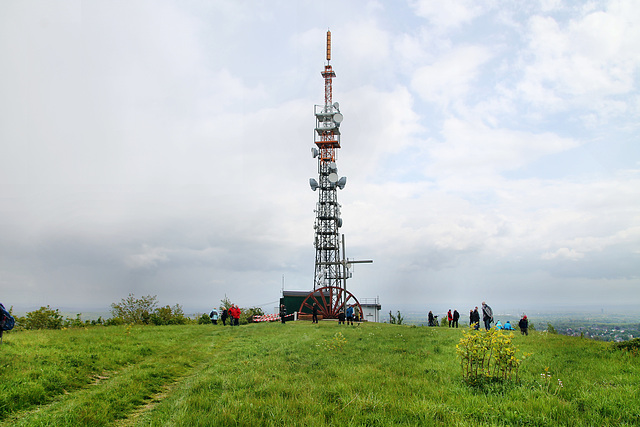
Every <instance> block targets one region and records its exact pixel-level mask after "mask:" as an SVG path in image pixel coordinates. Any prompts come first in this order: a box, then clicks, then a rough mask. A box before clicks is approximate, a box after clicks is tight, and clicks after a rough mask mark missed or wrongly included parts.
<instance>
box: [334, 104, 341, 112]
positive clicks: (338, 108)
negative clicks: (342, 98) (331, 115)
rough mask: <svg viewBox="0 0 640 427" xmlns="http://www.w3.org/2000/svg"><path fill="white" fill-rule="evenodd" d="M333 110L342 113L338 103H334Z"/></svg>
mask: <svg viewBox="0 0 640 427" xmlns="http://www.w3.org/2000/svg"><path fill="white" fill-rule="evenodd" d="M333 108H335V109H336V110H338V111H340V104H338V102H334V103H333Z"/></svg>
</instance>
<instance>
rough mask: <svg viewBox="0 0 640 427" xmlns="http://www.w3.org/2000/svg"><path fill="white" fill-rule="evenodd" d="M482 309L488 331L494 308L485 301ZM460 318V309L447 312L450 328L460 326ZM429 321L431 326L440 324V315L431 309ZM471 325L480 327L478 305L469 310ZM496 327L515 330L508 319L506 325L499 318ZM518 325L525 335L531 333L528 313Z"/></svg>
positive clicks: (483, 321) (483, 319)
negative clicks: (434, 313)
mask: <svg viewBox="0 0 640 427" xmlns="http://www.w3.org/2000/svg"><path fill="white" fill-rule="evenodd" d="M481 311H482V323H483V324H484V328H485V330H487V331H488V330H489V329H491V324H492V323H494V321H493V310H492V309H491V307H490V306H489V305H488V304H487V303H486V302H484V301H483V302H482V309H481ZM459 318H460V314H459V313H458V310H453V312H451V309H449V311H448V312H447V321H448V323H449V327H450V328H454V327H455V328H457V327H458V319H459ZM428 321H429V326H438V316H434V315H433V312H431V311H429V316H428ZM469 325H470V326H472V327H473V328H474V329H475V330H478V329H480V310H478V307H477V306H476V307H475V309H472V310H469ZM495 327H496V329H500V330H506V331H513V330H515V329H514V328H513V326H512V325H511V322H510V321H508V320H507V321H506V322H505V323H504V325H503V324H502V323H501V322H500V321H499V320H498V322H497V323H496V325H495ZM518 327H519V328H520V332H521V333H522V334H523V335H529V320H528V319H527V316H526V315H523V317H522V318H521V319H520V322H518Z"/></svg>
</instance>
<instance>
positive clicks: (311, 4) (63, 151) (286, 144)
mask: <svg viewBox="0 0 640 427" xmlns="http://www.w3.org/2000/svg"><path fill="white" fill-rule="evenodd" d="M639 22H640V3H638V2H637V1H635V0H619V1H618V0H613V1H560V0H557V1H554V0H541V1H526V2H523V1H515V0H514V1H502V0H501V1H498V0H496V1H476V0H469V1H446V2H445V1H435V0H434V1H430V0H412V1H396V0H393V1H347V2H345V1H343V0H336V1H334V0H324V1H302V0H300V1H278V0H271V1H184V0H180V1H158V0H153V1H138V0H133V1H132V0H126V1H66V0H61V1H55V2H53V1H31V0H29V1H25V0H2V1H0V64H1V66H0V302H2V303H4V304H5V305H6V306H13V307H14V309H15V310H17V311H20V310H28V309H31V308H33V307H35V308H37V307H40V306H42V305H50V306H51V307H52V308H61V309H63V308H73V309H77V310H80V311H82V310H85V311H89V310H108V308H109V305H110V304H111V303H113V302H118V301H120V300H121V299H122V298H125V297H126V296H127V295H128V294H129V293H130V292H133V293H134V294H135V295H136V296H142V295H157V296H158V303H159V304H161V305H166V304H170V305H174V304H176V303H177V304H181V305H182V306H183V308H184V310H185V312H188V313H190V312H198V311H207V310H208V309H209V308H210V307H212V306H214V305H218V304H219V302H220V300H221V299H222V298H223V297H224V296H225V295H226V296H227V297H229V298H230V299H231V300H232V301H233V302H236V303H238V304H239V305H240V306H243V307H249V306H263V308H265V310H266V311H271V310H272V307H274V306H275V303H274V301H277V300H278V298H279V297H280V294H281V289H282V286H283V282H284V288H285V289H287V290H310V289H311V287H312V286H313V270H314V265H313V264H314V258H315V249H314V247H313V238H314V234H313V233H314V230H313V223H314V215H315V214H314V208H315V204H316V202H317V198H318V193H317V192H313V191H311V189H310V187H309V178H312V177H315V178H317V163H316V162H317V160H316V159H313V158H312V157H311V147H312V146H314V143H313V128H314V125H315V118H314V115H313V111H314V110H313V106H314V104H322V103H324V81H323V79H322V76H321V74H320V73H321V71H322V70H323V67H324V65H325V33H326V31H327V29H330V30H331V32H332V39H333V56H332V61H331V65H332V66H333V69H334V70H335V72H336V74H337V77H336V79H335V80H334V87H333V99H334V101H338V102H339V103H340V109H341V111H342V113H343V115H344V121H343V123H342V126H341V130H342V139H341V142H342V148H341V149H340V150H339V152H338V161H337V163H338V167H339V169H340V175H344V176H347V179H348V181H347V185H346V187H345V189H344V190H342V191H339V193H338V200H339V202H340V203H341V204H342V216H343V220H344V225H343V227H342V229H341V231H342V233H344V234H345V240H346V250H347V256H348V257H350V258H355V259H373V260H374V263H373V264H359V265H356V267H355V270H354V271H353V278H352V279H350V280H349V282H348V287H349V290H350V291H351V292H353V293H354V295H355V296H356V297H357V298H359V299H363V298H375V297H377V296H379V297H380V302H381V304H382V307H383V312H386V311H387V310H389V309H395V308H396V307H405V306H407V305H408V304H413V305H414V306H418V307H424V309H425V310H428V309H431V308H432V307H433V308H434V309H440V308H445V309H446V308H448V307H451V308H458V309H459V310H460V311H461V312H462V313H463V314H464V312H465V310H468V309H469V308H470V307H472V306H475V305H479V304H480V302H482V301H483V300H486V301H487V302H488V303H489V304H490V305H492V306H493V307H494V310H496V309H498V310H509V309H521V308H529V307H532V308H533V307H535V308H544V307H548V306H555V305H565V306H572V305H573V306H577V305H585V304H587V305H594V306H610V305H623V304H630V305H635V307H636V310H638V308H637V307H639V306H640V90H639V84H640V25H638V23H639ZM283 277H284V281H283Z"/></svg>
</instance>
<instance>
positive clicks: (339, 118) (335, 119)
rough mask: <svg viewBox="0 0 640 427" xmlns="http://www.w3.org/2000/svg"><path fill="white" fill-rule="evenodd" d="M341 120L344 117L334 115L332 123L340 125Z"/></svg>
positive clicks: (337, 114)
mask: <svg viewBox="0 0 640 427" xmlns="http://www.w3.org/2000/svg"><path fill="white" fill-rule="evenodd" d="M342 120H344V116H343V115H342V114H340V113H335V114H334V115H333V121H334V122H336V123H338V124H340V123H342Z"/></svg>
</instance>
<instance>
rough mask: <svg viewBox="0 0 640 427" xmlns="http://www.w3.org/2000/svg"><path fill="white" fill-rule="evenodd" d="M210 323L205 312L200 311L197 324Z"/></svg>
mask: <svg viewBox="0 0 640 427" xmlns="http://www.w3.org/2000/svg"><path fill="white" fill-rule="evenodd" d="M210 323H211V319H210V318H209V315H208V314H207V313H202V316H200V317H198V325H208V324H210Z"/></svg>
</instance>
